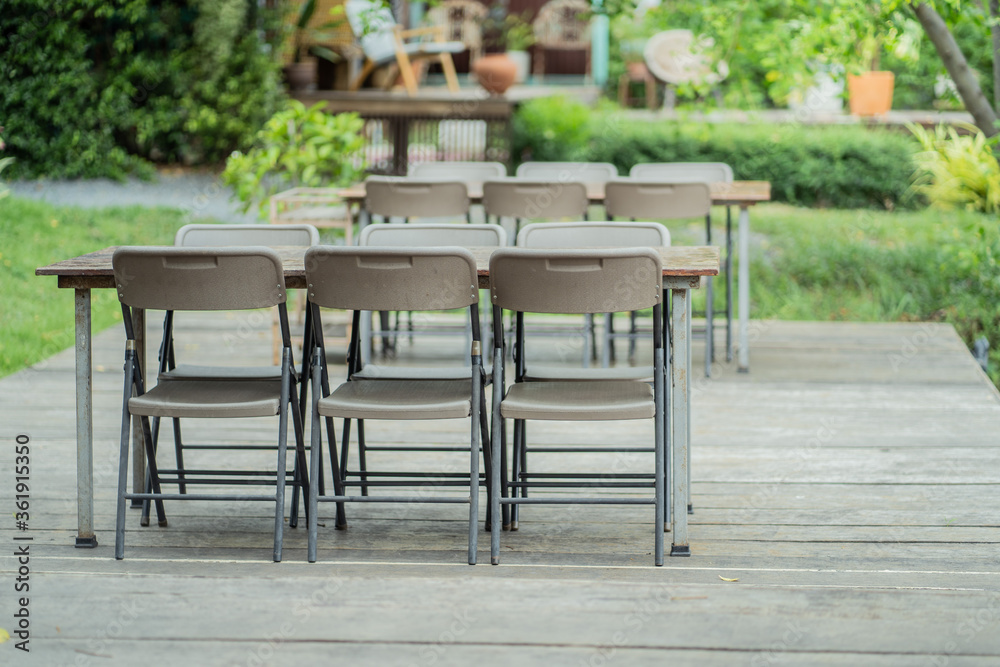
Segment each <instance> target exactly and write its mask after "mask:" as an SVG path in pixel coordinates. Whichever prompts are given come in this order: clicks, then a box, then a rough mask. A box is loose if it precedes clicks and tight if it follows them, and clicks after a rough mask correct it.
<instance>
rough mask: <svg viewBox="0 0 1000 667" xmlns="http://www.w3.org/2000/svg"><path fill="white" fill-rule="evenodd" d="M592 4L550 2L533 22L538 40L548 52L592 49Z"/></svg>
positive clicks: (572, 0) (575, 0) (579, 0)
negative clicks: (549, 50)
mask: <svg viewBox="0 0 1000 667" xmlns="http://www.w3.org/2000/svg"><path fill="white" fill-rule="evenodd" d="M590 12H591V8H590V3H589V2H586V0H550V2H547V3H545V4H544V5H542V8H541V9H539V10H538V16H536V17H535V20H534V21H533V22H532V29H533V31H534V33H535V40H536V41H537V43H538V45H539V46H540V47H543V48H547V49H574V48H584V47H586V48H590Z"/></svg>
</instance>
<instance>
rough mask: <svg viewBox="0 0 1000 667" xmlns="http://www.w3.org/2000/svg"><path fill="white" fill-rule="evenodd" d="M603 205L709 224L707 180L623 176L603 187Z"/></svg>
mask: <svg viewBox="0 0 1000 667" xmlns="http://www.w3.org/2000/svg"><path fill="white" fill-rule="evenodd" d="M604 206H605V207H606V208H607V211H608V217H610V218H615V217H622V218H631V219H633V220H635V219H636V218H644V219H646V220H650V219H654V220H665V219H678V218H695V217H702V218H704V219H705V226H706V228H707V229H711V225H712V192H711V190H710V189H709V187H708V184H707V183H704V182H699V181H691V182H684V183H665V182H663V181H640V180H637V179H631V178H623V179H618V180H614V181H608V183H607V184H605V186H604ZM705 291H706V295H705V296H706V298H705V304H706V305H705V377H710V376H711V370H712V361H713V360H714V356H715V355H714V352H715V350H714V345H713V326H712V279H711V277H709V278H707V279H706V281H705Z"/></svg>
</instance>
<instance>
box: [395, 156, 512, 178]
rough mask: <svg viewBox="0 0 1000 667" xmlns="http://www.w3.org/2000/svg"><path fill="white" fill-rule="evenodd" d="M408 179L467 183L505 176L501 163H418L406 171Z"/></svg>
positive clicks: (504, 168)
mask: <svg viewBox="0 0 1000 667" xmlns="http://www.w3.org/2000/svg"><path fill="white" fill-rule="evenodd" d="M406 175H407V176H409V177H410V178H440V179H448V180H455V181H462V182H464V183H469V182H472V181H492V180H494V179H497V178H504V177H505V176H507V167H505V166H504V165H503V163H501V162H474V161H470V162H418V163H416V164H411V165H410V166H409V167H407V169H406Z"/></svg>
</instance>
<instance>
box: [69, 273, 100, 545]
mask: <svg viewBox="0 0 1000 667" xmlns="http://www.w3.org/2000/svg"><path fill="white" fill-rule="evenodd" d="M74 306H75V308H74V311H75V320H76V524H77V532H76V546H77V547H79V548H88V549H92V548H94V547H96V546H97V536H96V535H94V394H93V383H94V373H93V349H92V346H91V338H90V334H91V320H90V290H89V289H77V290H76V291H75V303H74Z"/></svg>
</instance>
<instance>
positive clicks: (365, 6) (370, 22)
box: [344, 0, 465, 97]
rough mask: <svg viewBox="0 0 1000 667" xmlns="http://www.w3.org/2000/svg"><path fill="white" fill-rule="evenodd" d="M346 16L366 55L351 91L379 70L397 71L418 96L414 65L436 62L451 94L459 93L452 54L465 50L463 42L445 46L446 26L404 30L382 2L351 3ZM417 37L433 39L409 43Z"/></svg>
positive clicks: (363, 0)
mask: <svg viewBox="0 0 1000 667" xmlns="http://www.w3.org/2000/svg"><path fill="white" fill-rule="evenodd" d="M344 12H345V14H346V15H347V22H348V23H349V24H350V26H351V31H352V32H353V33H354V36H355V37H356V38H357V40H358V43H359V44H360V46H361V50H362V51H363V52H364V54H365V64H364V66H363V67H362V68H361V72H360V73H358V75H357V76H356V77H355V78H354V80H353V81H352V82H351V83H350V86H349V87H350V89H351V90H352V91H353V90H358V89H359V88H360V87H361V84H363V83H364V82H365V79H367V78H368V76H369V75H370V74H371V73H372V72H374V71H375V70H376V69H377V68H379V67H385V66H389V67H390V68H396V69H398V71H399V75H400V76H401V77H402V78H403V85H404V86H405V87H406V92H407V94H408V95H409V96H410V97H413V96H414V95H416V94H417V74H416V72H415V71H414V68H413V62H414V61H418V60H437V61H438V62H439V63H441V69H442V70H444V77H445V81H446V82H447V84H448V90H450V91H451V92H453V93H457V92H458V77H457V76H456V74H455V63H454V62H453V61H452V59H451V54H453V53H461V52H462V51H464V50H465V44H463V43H462V42H446V41H445V39H444V26H430V27H426V28H414V29H412V30H404V29H403V27H402V26H400V25H398V24H397V23H396V19H395V18H393V16H392V10H391V9H389V7H388V6H383V5H382V4H381V3H380V2H374V1H372V0H348V1H347V2H346V3H344ZM414 37H416V38H420V39H421V40H422V39H423V38H424V37H430V38H431V40H432V41H415V42H414V41H408V40H411V39H413V38H414ZM395 78H396V77H395V73H394V72H390V76H389V77H388V78H387V81H388V84H387V85H386V88H389V87H391V86H392V84H393V82H394V81H395Z"/></svg>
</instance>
